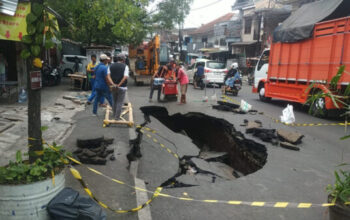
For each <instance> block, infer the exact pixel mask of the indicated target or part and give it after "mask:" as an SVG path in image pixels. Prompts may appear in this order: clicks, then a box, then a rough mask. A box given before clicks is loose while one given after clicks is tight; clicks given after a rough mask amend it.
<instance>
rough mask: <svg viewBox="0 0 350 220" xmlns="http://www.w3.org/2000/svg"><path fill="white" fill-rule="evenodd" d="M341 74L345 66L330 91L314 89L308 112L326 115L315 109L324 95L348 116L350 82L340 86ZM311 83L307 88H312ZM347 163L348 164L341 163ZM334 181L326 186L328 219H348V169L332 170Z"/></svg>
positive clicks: (349, 174)
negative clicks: (328, 208)
mask: <svg viewBox="0 0 350 220" xmlns="http://www.w3.org/2000/svg"><path fill="white" fill-rule="evenodd" d="M343 74H350V73H348V72H346V71H345V66H341V67H340V68H339V71H338V73H337V74H336V75H335V76H334V77H333V78H332V80H331V82H330V83H329V84H330V91H329V92H328V93H325V92H323V91H320V90H314V92H315V93H314V94H313V95H312V96H311V97H310V98H309V100H308V103H310V106H311V107H310V113H314V114H316V115H317V116H326V115H327V113H326V112H324V111H323V110H322V109H321V108H318V109H316V110H317V111H315V108H314V107H315V106H317V104H318V102H319V101H320V100H325V97H329V98H330V100H332V102H333V104H334V106H336V107H338V108H339V105H342V107H343V109H344V110H345V113H344V114H343V115H342V116H343V117H345V122H346V123H347V119H348V117H349V116H350V98H349V97H350V84H349V85H347V86H346V87H345V88H344V87H343V88H342V87H340V86H339V84H338V82H339V80H340V79H341V78H342V76H343ZM313 85H314V84H311V85H310V86H309V88H308V89H313ZM349 138H350V135H346V136H344V137H342V138H341V140H347V139H349ZM344 165H348V164H343V165H342V166H344ZM334 176H335V182H334V184H333V185H331V184H330V185H328V186H327V192H328V193H329V195H328V202H329V203H331V204H333V206H330V211H329V217H330V220H348V219H350V170H339V171H334Z"/></svg>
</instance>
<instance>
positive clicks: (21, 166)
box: [0, 144, 68, 185]
mask: <svg viewBox="0 0 350 220" xmlns="http://www.w3.org/2000/svg"><path fill="white" fill-rule="evenodd" d="M52 147H53V148H54V149H53V148H51V147H45V148H44V151H43V154H42V156H41V158H38V159H37V160H36V161H35V162H34V163H29V161H28V160H23V159H22V153H21V151H17V153H16V161H15V162H13V161H10V162H9V164H8V165H7V166H5V167H0V184H1V185H4V184H6V185H18V184H29V183H33V182H38V181H43V180H45V179H47V178H50V177H53V176H55V175H57V174H59V173H60V172H61V171H62V170H63V168H64V166H65V164H66V163H68V161H67V159H66V154H67V153H66V152H65V151H64V150H63V149H62V147H61V146H56V144H53V146H52ZM27 155H28V153H27V154H25V156H27Z"/></svg>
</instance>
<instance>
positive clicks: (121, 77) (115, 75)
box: [108, 53, 129, 120]
mask: <svg viewBox="0 0 350 220" xmlns="http://www.w3.org/2000/svg"><path fill="white" fill-rule="evenodd" d="M114 61H115V62H114V63H113V64H112V65H111V66H110V67H109V69H108V75H109V76H110V78H111V79H112V81H113V83H114V84H115V85H116V87H115V88H113V89H112V96H113V106H112V109H113V117H114V119H115V120H121V118H120V115H121V113H122V108H123V105H124V99H125V94H126V91H127V84H128V78H129V67H128V66H127V65H126V64H125V55H124V54H123V53H119V54H118V55H117V57H116V58H115V60H114Z"/></svg>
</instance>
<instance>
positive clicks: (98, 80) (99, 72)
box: [92, 54, 116, 115]
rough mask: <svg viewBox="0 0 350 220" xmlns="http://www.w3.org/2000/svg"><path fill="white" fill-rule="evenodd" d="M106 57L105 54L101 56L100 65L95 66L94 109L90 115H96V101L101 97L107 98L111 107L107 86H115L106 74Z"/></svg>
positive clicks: (111, 102)
mask: <svg viewBox="0 0 350 220" xmlns="http://www.w3.org/2000/svg"><path fill="white" fill-rule="evenodd" d="M107 64H108V57H107V55H106V54H101V56H100V63H99V64H98V65H97V67H96V70H95V75H96V77H95V90H96V98H95V101H94V107H93V110H92V113H93V114H94V115H97V105H98V100H100V99H101V98H102V97H105V98H107V100H108V102H109V104H110V105H111V106H112V105H113V101H112V97H111V93H110V92H109V85H111V86H113V87H115V86H116V85H115V84H114V83H113V81H112V79H111V77H110V75H109V74H108V68H107Z"/></svg>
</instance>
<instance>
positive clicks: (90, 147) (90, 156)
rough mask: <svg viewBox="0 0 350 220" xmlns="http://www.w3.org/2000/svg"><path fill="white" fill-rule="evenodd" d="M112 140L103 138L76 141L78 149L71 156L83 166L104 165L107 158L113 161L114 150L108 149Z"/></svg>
mask: <svg viewBox="0 0 350 220" xmlns="http://www.w3.org/2000/svg"><path fill="white" fill-rule="evenodd" d="M113 141H114V139H107V138H105V137H98V138H93V139H77V147H78V149H77V150H76V151H74V152H73V154H74V155H75V156H76V157H77V158H78V159H79V160H80V162H82V163H85V164H97V165H105V164H106V163H107V157H108V156H109V155H110V154H112V156H110V158H109V159H110V160H115V157H114V155H113V153H114V150H113V149H109V148H108V146H109V145H111V144H112V143H113Z"/></svg>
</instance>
